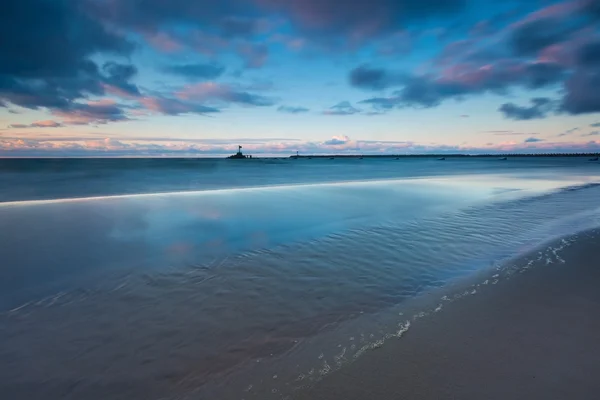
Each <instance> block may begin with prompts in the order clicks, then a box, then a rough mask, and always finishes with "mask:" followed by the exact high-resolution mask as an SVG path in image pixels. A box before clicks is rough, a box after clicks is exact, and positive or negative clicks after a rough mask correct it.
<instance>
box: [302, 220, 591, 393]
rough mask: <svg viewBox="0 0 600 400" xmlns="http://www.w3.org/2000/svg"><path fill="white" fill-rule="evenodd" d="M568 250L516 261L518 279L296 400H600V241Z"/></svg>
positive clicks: (416, 329) (452, 306) (587, 239)
mask: <svg viewBox="0 0 600 400" xmlns="http://www.w3.org/2000/svg"><path fill="white" fill-rule="evenodd" d="M568 241H569V242H570V244H569V245H568V246H565V247H564V248H563V249H562V250H560V251H559V252H556V251H555V252H554V253H552V251H550V252H548V251H546V253H544V255H543V254H542V253H540V252H538V251H535V252H532V253H530V254H527V255H525V256H523V257H521V258H519V259H516V260H514V261H512V262H511V263H510V264H511V268H513V269H514V271H516V272H515V273H514V274H512V275H510V274H509V275H510V276H509V279H502V278H500V279H499V280H498V281H497V283H496V284H494V285H492V284H491V281H490V283H489V284H487V285H481V286H480V287H478V290H477V294H476V295H473V296H465V297H463V298H460V299H458V300H455V301H452V302H447V303H446V304H444V308H443V311H442V312H437V313H432V314H430V315H428V316H426V317H424V318H419V319H418V320H416V321H414V322H413V323H412V324H411V327H410V329H409V331H408V332H406V334H405V335H404V336H403V337H402V338H400V339H398V340H393V341H389V342H386V343H385V345H384V346H382V347H381V348H379V349H375V350H372V351H369V352H367V353H366V354H364V355H363V356H362V357H360V358H359V359H358V360H356V361H355V362H354V363H351V364H349V365H347V366H346V367H344V368H342V369H340V370H338V371H336V372H334V373H332V374H331V375H329V376H327V377H326V378H325V379H323V380H322V381H320V382H318V383H317V384H315V386H314V387H312V388H310V389H307V390H304V391H299V392H297V393H295V394H294V396H293V399H294V400H298V399H300V400H303V399H306V400H308V399H311V400H336V399H340V400H342V399H343V400H353V399H357V400H358V399H361V400H363V399H364V400H368V399H377V400H383V399H394V400H396V399H411V400H417V399H418V400H429V399H431V400H441V399H461V400H470V399H473V400H482V399H485V400H496V399H498V400H506V399H512V400H516V399H543V400H553V399H556V400H564V399H578V400H580V399H586V400H587V399H590V400H591V399H598V398H600V380H598V376H599V375H600V341H599V339H598V338H599V337H600V232H599V231H589V232H585V233H581V234H579V235H576V236H574V237H571V238H568ZM561 242H562V243H565V242H563V241H562V240H561V241H558V242H557V243H559V244H560V243H561ZM545 254H551V255H552V254H553V256H552V257H551V258H550V259H549V258H548V257H546V255H545ZM528 264H529V266H530V267H532V268H526V270H524V271H523V273H520V271H519V270H523V269H522V268H524V267H526V266H527V265H528Z"/></svg>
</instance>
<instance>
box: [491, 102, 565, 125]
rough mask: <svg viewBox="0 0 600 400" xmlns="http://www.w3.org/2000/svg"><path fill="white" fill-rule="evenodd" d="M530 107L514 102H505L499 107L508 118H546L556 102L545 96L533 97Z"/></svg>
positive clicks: (519, 119) (518, 119) (520, 119)
mask: <svg viewBox="0 0 600 400" xmlns="http://www.w3.org/2000/svg"><path fill="white" fill-rule="evenodd" d="M531 103H532V105H531V106H530V107H522V106H518V105H516V104H513V103H505V104H502V105H501V106H500V108H499V109H498V110H499V111H500V112H502V113H503V114H504V116H505V117H506V118H509V119H514V120H517V121H522V120H529V119H537V118H545V117H546V116H547V115H548V113H550V112H551V111H552V110H553V108H554V102H553V101H552V100H551V99H549V98H545V97H540V98H534V99H531Z"/></svg>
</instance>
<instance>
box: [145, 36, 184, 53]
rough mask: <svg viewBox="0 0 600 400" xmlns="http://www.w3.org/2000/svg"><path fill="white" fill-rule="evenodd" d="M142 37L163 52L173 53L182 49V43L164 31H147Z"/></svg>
mask: <svg viewBox="0 0 600 400" xmlns="http://www.w3.org/2000/svg"><path fill="white" fill-rule="evenodd" d="M144 37H145V39H146V41H147V42H148V43H150V45H152V46H153V47H155V48H156V49H158V50H160V51H163V52H165V53H174V52H178V51H181V50H182V49H183V45H182V44H181V43H180V42H179V41H178V40H177V39H176V38H174V37H173V36H171V35H169V34H168V33H166V32H157V33H149V34H145V35H144Z"/></svg>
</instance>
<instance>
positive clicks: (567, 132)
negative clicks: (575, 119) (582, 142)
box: [558, 127, 580, 137]
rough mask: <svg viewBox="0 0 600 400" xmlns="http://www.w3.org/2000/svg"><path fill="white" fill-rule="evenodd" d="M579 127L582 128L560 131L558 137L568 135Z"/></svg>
mask: <svg viewBox="0 0 600 400" xmlns="http://www.w3.org/2000/svg"><path fill="white" fill-rule="evenodd" d="M579 129H580V128H579V127H576V128H571V129H569V130H567V131H564V132H562V133H559V134H558V137H563V136H568V135H570V134H572V133H573V132H577V131H578V130H579Z"/></svg>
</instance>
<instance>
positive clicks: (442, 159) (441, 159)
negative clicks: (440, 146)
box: [438, 157, 446, 161]
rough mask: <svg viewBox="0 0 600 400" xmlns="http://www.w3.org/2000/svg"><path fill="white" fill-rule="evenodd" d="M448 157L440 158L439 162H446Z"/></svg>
mask: <svg viewBox="0 0 600 400" xmlns="http://www.w3.org/2000/svg"><path fill="white" fill-rule="evenodd" d="M445 160H446V157H442V158H438V161H445Z"/></svg>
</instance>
